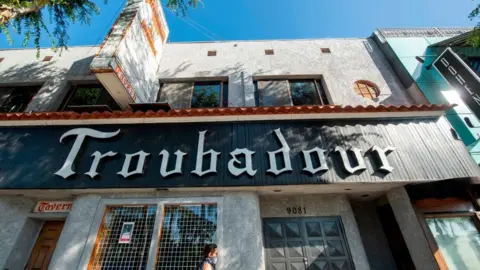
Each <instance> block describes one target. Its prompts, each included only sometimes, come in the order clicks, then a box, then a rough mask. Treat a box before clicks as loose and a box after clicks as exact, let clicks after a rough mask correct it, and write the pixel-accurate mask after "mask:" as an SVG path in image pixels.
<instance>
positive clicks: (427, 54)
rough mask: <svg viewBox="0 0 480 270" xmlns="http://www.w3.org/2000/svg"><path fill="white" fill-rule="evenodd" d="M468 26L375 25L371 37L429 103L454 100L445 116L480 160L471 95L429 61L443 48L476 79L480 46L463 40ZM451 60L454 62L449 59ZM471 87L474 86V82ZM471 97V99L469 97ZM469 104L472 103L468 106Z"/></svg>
mask: <svg viewBox="0 0 480 270" xmlns="http://www.w3.org/2000/svg"><path fill="white" fill-rule="evenodd" d="M471 31H472V28H468V27H464V28H419V29H415V28H413V29H409V28H399V29H395V28H389V29H378V30H377V31H376V32H375V33H374V35H373V37H374V38H375V40H376V41H377V42H378V44H379V46H380V47H381V48H382V50H383V51H384V52H385V55H387V57H388V59H389V62H390V63H391V65H392V66H393V67H394V69H395V70H396V72H397V73H398V74H399V76H400V77H401V80H402V82H404V84H405V85H408V86H409V87H410V88H411V89H415V91H417V90H420V91H421V92H422V93H423V95H424V96H425V98H426V99H427V100H428V102H430V103H435V104H436V103H451V104H457V106H456V107H455V108H452V109H451V110H450V111H449V112H448V113H447V114H446V117H447V119H448V121H449V122H450V123H451V125H452V127H453V128H454V129H455V130H456V132H457V133H458V136H459V137H460V138H461V139H462V140H463V142H464V143H465V145H466V146H467V147H468V149H469V151H470V154H471V155H472V157H473V158H474V159H475V161H476V162H477V163H480V152H479V149H478V147H479V146H477V145H478V138H479V133H480V129H479V127H480V122H479V120H478V119H479V116H478V113H477V114H476V113H475V111H476V107H477V106H478V104H477V103H476V102H473V103H474V104H472V105H470V104H469V102H470V101H472V97H471V95H469V94H468V93H467V94H464V93H463V92H462V91H458V90H455V89H454V87H452V85H451V84H450V83H449V82H448V80H447V79H446V78H445V75H444V74H442V73H441V72H440V71H439V70H438V69H437V68H436V67H435V66H433V63H434V62H435V61H436V60H437V59H438V58H439V56H440V55H442V53H444V52H445V50H446V49H447V48H450V49H451V50H452V52H453V53H454V54H456V55H457V56H458V57H459V58H461V59H458V65H459V67H462V68H463V67H464V68H465V69H468V70H469V71H470V72H471V73H472V74H473V75H474V76H476V79H475V80H478V74H479V72H480V71H479V70H480V65H479V63H480V62H479V57H480V48H473V47H472V46H470V45H468V44H467V43H466V41H467V38H468V36H469V34H470V32H471ZM452 64H454V63H452ZM474 88H478V85H475V87H474ZM473 101H474V100H473ZM472 106H473V107H472Z"/></svg>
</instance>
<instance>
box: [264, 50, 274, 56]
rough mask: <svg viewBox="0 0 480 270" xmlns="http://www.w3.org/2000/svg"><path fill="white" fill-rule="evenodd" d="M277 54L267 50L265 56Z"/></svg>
mask: <svg viewBox="0 0 480 270" xmlns="http://www.w3.org/2000/svg"><path fill="white" fill-rule="evenodd" d="M274 54H275V52H274V51H273V50H272V49H267V50H265V55H274Z"/></svg>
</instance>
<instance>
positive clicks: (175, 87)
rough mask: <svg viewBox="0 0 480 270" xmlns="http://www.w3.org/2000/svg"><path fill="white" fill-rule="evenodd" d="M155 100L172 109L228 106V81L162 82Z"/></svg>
mask: <svg viewBox="0 0 480 270" xmlns="http://www.w3.org/2000/svg"><path fill="white" fill-rule="evenodd" d="M157 102H166V103H168V105H169V106H170V108H172V109H187V108H219V107H228V81H227V80H225V81H201V82H191V81H190V82H171V83H170V82H169V83H162V84H161V86H160V91H159V93H158V98H157Z"/></svg>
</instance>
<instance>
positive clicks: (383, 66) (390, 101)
mask: <svg viewBox="0 0 480 270" xmlns="http://www.w3.org/2000/svg"><path fill="white" fill-rule="evenodd" d="M363 44H364V45H365V48H366V49H367V51H368V53H369V54H370V57H371V58H372V60H373V63H374V64H375V66H376V67H377V69H378V71H380V74H381V75H382V77H383V79H384V80H385V82H386V83H387V85H388V87H389V88H390V91H391V95H390V96H389V97H388V98H386V99H384V100H383V101H381V102H380V104H383V105H408V104H413V103H414V102H413V100H412V98H411V97H410V95H409V94H408V93H407V92H406V91H405V87H404V86H403V85H402V83H401V82H400V80H399V79H398V78H397V77H396V74H395V71H394V70H393V68H392V67H391V66H390V64H389V63H388V61H387V59H386V58H385V56H384V55H383V53H382V52H381V50H380V48H379V47H378V46H377V44H376V43H375V41H373V40H372V39H371V38H369V39H367V40H366V41H364V42H363ZM399 91H400V92H401V93H400V92H399ZM381 92H382V89H380V94H382V93H381Z"/></svg>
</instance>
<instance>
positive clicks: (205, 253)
mask: <svg viewBox="0 0 480 270" xmlns="http://www.w3.org/2000/svg"><path fill="white" fill-rule="evenodd" d="M216 248H217V245H215V244H206V245H205V247H204V248H203V256H204V257H205V258H207V257H208V255H210V253H212V252H213V251H215V249H216Z"/></svg>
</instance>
